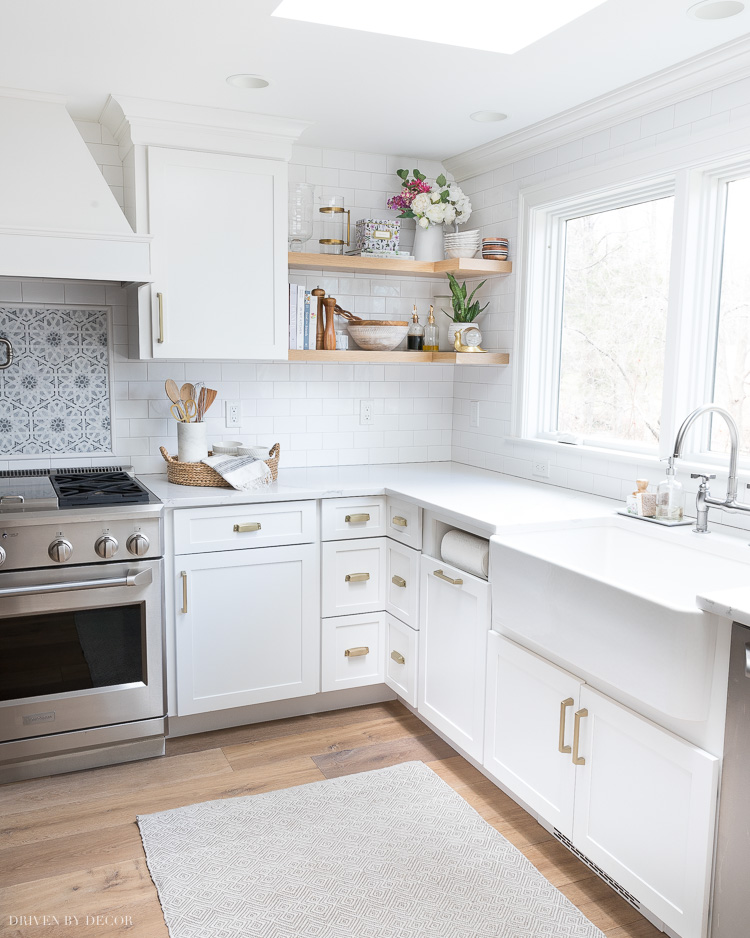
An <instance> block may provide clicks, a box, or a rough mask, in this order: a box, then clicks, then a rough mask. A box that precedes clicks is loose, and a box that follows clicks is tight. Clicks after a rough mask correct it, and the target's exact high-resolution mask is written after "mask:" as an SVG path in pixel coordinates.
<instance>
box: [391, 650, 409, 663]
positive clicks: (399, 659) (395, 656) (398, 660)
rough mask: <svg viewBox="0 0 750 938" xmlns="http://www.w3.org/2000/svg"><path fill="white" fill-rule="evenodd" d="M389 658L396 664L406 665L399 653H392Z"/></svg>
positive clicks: (404, 659)
mask: <svg viewBox="0 0 750 938" xmlns="http://www.w3.org/2000/svg"><path fill="white" fill-rule="evenodd" d="M391 658H393V660H394V661H395V662H396V664H406V658H404V656H403V655H402V654H401V652H400V651H392V652H391Z"/></svg>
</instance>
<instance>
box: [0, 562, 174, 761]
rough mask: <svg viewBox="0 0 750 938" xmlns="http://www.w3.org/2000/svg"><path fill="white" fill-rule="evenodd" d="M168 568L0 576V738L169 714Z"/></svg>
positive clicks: (125, 566) (130, 566)
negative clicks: (165, 626)
mask: <svg viewBox="0 0 750 938" xmlns="http://www.w3.org/2000/svg"><path fill="white" fill-rule="evenodd" d="M162 563H163V561H161V560H142V561H134V562H133V563H117V564H106V565H104V564H102V565H92V566H80V567H66V568H64V569H61V568H56V569H52V570H25V571H20V572H8V573H2V574H0V741H1V742H7V741H10V740H21V739H28V738H30V737H40V736H46V735H50V734H56V733H65V732H69V731H71V730H79V729H87V728H92V727H101V726H111V725H113V724H118V723H129V722H132V721H137V720H146V719H150V718H154V717H163V716H164V714H165V695H164V675H163V652H162V621H163V616H162V598H161V596H162Z"/></svg>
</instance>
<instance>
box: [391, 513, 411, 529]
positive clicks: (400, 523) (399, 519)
mask: <svg viewBox="0 0 750 938" xmlns="http://www.w3.org/2000/svg"><path fill="white" fill-rule="evenodd" d="M408 523H409V522H408V521H407V520H406V518H402V517H401V515H394V516H393V517H392V518H391V524H396V525H398V527H400V528H405V527H406V526H407V525H408Z"/></svg>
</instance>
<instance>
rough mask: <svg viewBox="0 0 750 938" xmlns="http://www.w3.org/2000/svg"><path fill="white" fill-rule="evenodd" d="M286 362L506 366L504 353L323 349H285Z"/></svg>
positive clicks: (506, 356) (507, 360) (508, 355)
mask: <svg viewBox="0 0 750 938" xmlns="http://www.w3.org/2000/svg"><path fill="white" fill-rule="evenodd" d="M289 361H290V362H373V363H376V362H386V363H388V364H389V365H390V364H409V362H412V363H413V362H440V363H442V364H444V365H452V364H456V365H507V364H509V362H510V354H509V353H508V352H485V353H484V354H481V353H479V352H364V351H362V350H361V349H351V350H349V351H336V352H324V351H316V350H314V349H310V350H309V351H303V350H302V349H289Z"/></svg>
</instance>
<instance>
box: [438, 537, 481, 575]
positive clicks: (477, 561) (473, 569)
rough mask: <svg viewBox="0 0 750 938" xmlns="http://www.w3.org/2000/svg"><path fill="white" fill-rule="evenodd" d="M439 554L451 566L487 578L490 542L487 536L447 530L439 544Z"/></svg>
mask: <svg viewBox="0 0 750 938" xmlns="http://www.w3.org/2000/svg"><path fill="white" fill-rule="evenodd" d="M440 556H441V558H442V559H443V560H444V561H445V562H446V563H449V564H451V566H453V567H458V569H459V570H464V571H465V572H466V573H473V574H474V576H481V577H482V578H483V579H485V580H486V579H487V574H488V573H489V569H490V542H489V541H488V540H487V538H484V537H477V536H476V535H475V534H467V533H466V531H448V533H447V534H446V535H445V536H444V537H443V540H442V542H441V544H440Z"/></svg>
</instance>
